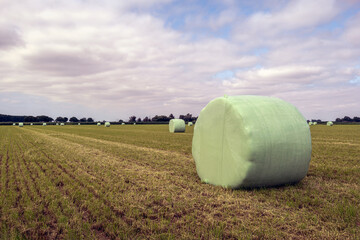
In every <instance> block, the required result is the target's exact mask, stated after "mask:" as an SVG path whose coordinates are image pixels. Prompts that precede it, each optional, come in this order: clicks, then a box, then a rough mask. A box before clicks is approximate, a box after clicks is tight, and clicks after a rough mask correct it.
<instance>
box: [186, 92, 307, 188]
mask: <svg viewBox="0 0 360 240" xmlns="http://www.w3.org/2000/svg"><path fill="white" fill-rule="evenodd" d="M192 155H193V158H194V160H195V164H196V170H197V173H198V175H199V177H200V179H201V180H202V181H203V182H206V183H210V184H214V185H219V186H223V187H229V188H234V189H237V188H242V187H266V186H277V185H283V184H290V183H295V182H299V181H300V180H301V179H303V178H304V177H305V176H306V174H307V172H308V168H309V163H310V159H311V136H310V129H309V126H308V125H307V123H306V120H305V118H304V117H303V116H302V114H301V113H300V112H299V111H298V110H297V109H296V108H295V107H294V106H293V105H291V104H289V103H287V102H285V101H283V100H281V99H278V98H272V97H262V96H234V97H228V96H225V97H220V98H216V99H214V100H212V101H211V102H210V103H209V104H208V105H207V106H206V107H205V108H203V109H202V111H201V112H200V115H199V118H198V119H197V121H196V124H195V126H194V135H193V141H192Z"/></svg>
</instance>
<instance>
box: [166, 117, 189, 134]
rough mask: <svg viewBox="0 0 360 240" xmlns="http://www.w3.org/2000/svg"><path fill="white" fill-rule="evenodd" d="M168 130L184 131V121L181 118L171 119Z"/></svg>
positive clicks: (173, 131)
mask: <svg viewBox="0 0 360 240" xmlns="http://www.w3.org/2000/svg"><path fill="white" fill-rule="evenodd" d="M169 132H171V133H175V132H185V121H184V120H183V119H171V120H170V122H169Z"/></svg>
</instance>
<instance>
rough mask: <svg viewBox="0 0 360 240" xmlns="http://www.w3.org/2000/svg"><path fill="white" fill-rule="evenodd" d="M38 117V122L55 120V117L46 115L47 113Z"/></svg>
mask: <svg viewBox="0 0 360 240" xmlns="http://www.w3.org/2000/svg"><path fill="white" fill-rule="evenodd" d="M36 118H37V119H38V122H52V121H54V119H53V118H51V117H48V116H45V115H41V116H36Z"/></svg>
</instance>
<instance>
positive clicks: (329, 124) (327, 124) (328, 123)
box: [326, 121, 334, 127]
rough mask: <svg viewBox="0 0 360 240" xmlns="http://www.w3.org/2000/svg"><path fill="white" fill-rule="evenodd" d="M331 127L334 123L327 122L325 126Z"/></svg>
mask: <svg viewBox="0 0 360 240" xmlns="http://www.w3.org/2000/svg"><path fill="white" fill-rule="evenodd" d="M332 125H334V123H333V122H332V121H328V122H327V123H326V126H329V127H331V126H332Z"/></svg>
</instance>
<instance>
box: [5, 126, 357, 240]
mask: <svg viewBox="0 0 360 240" xmlns="http://www.w3.org/2000/svg"><path fill="white" fill-rule="evenodd" d="M192 131H193V127H188V126H186V133H180V134H171V133H169V132H168V126H167V125H148V126H141V125H135V126H133V125H125V126H115V125H114V126H111V127H110V128H105V127H103V126H101V127H98V126H46V127H43V126H24V127H23V128H19V127H17V126H0V166H1V181H0V188H1V189H0V191H1V196H0V198H1V205H0V207H1V208H0V217H1V223H0V227H1V230H0V235H1V237H0V238H1V239H290V238H292V239H360V210H359V209H360V207H359V206H360V126H333V127H326V126H319V125H318V126H311V134H312V146H313V152H312V160H311V164H310V169H309V172H308V175H307V176H306V177H305V178H304V179H303V180H302V181H301V182H300V183H298V184H296V185H289V186H283V187H277V188H268V189H264V188H261V189H247V190H244V189H243V190H230V189H225V188H221V187H215V186H211V185H208V184H205V183H201V181H200V179H199V178H198V176H197V173H196V169H195V164H194V161H193V159H192V156H191V141H192Z"/></svg>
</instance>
